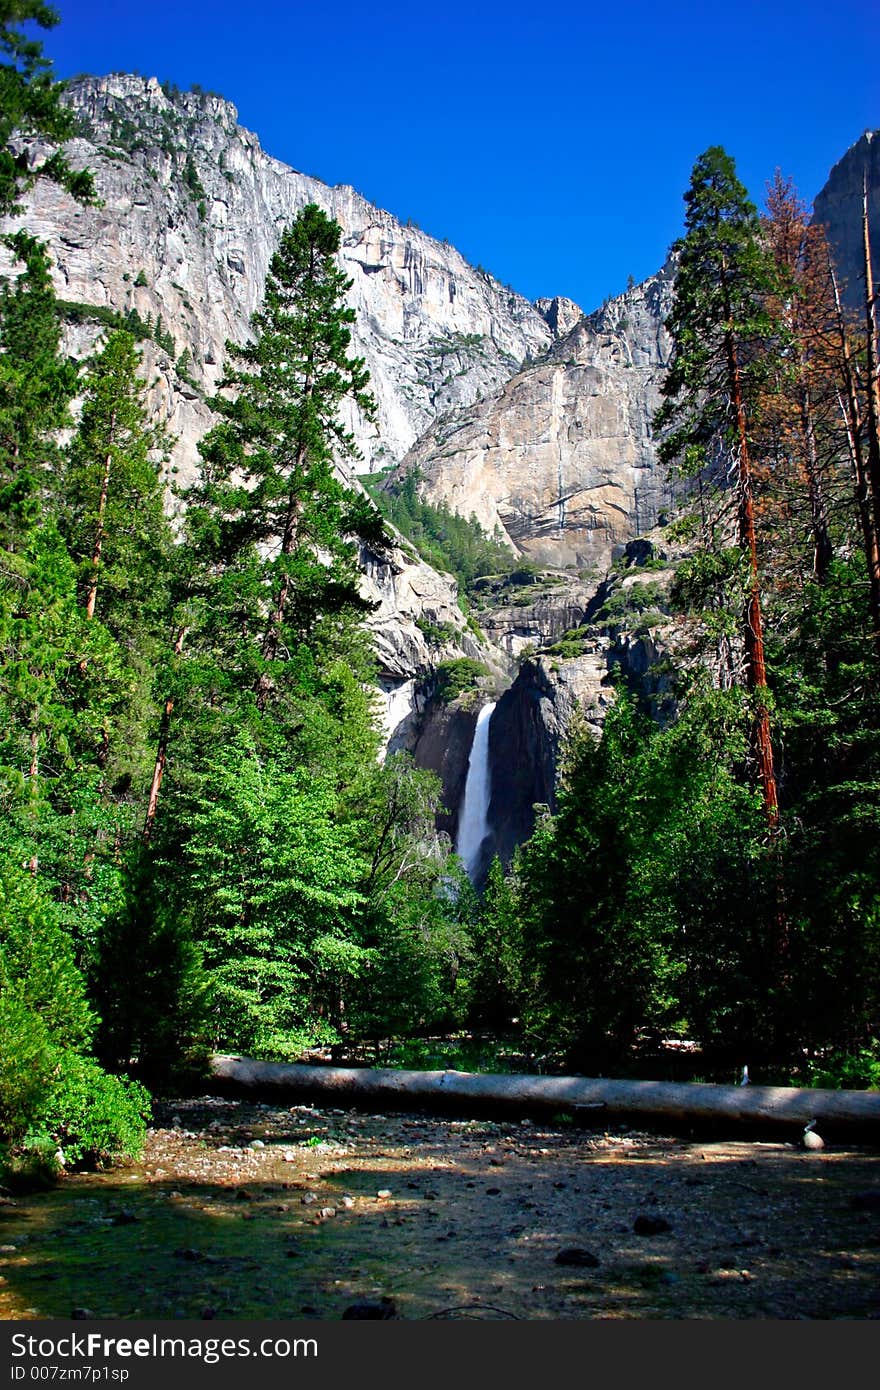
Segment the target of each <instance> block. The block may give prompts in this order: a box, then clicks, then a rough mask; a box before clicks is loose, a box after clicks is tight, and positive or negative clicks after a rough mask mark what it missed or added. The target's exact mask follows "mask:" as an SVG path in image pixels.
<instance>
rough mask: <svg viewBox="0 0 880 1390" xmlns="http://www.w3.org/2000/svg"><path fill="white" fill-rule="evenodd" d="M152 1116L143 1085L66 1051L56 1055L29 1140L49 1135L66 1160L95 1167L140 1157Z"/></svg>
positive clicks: (39, 1140)
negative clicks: (148, 1122)
mask: <svg viewBox="0 0 880 1390" xmlns="http://www.w3.org/2000/svg"><path fill="white" fill-rule="evenodd" d="M149 1117H150V1097H149V1095H148V1093H147V1092H146V1090H145V1089H144V1087H143V1086H141V1085H139V1084H138V1083H137V1082H136V1081H129V1080H128V1079H126V1078H125V1077H120V1076H110V1075H109V1074H108V1073H107V1072H105V1071H103V1070H102V1069H101V1068H100V1067H99V1066H98V1064H97V1062H94V1061H92V1059H91V1058H90V1057H81V1056H79V1055H78V1054H77V1053H75V1052H70V1051H67V1052H63V1053H61V1054H60V1055H59V1057H58V1059H57V1063H56V1068H55V1071H54V1073H53V1076H52V1080H51V1083H50V1086H49V1091H48V1095H47V1096H46V1097H45V1098H44V1101H43V1104H42V1105H41V1106H40V1108H39V1111H38V1113H37V1115H36V1116H34V1118H33V1119H32V1121H31V1126H32V1128H31V1131H30V1134H29V1136H28V1140H29V1142H30V1143H32V1144H36V1145H37V1146H39V1144H40V1143H41V1141H42V1142H45V1140H46V1139H47V1138H48V1139H50V1140H51V1142H52V1143H54V1144H57V1145H58V1146H59V1147H60V1149H61V1152H62V1154H63V1155H64V1162H65V1165H70V1166H79V1165H84V1166H91V1167H94V1166H95V1165H97V1164H107V1163H111V1162H115V1161H119V1160H121V1159H132V1158H139V1157H140V1155H141V1152H142V1150H143V1146H144V1139H145V1137H146V1122H147V1120H148V1119H149ZM26 1142H27V1141H26Z"/></svg>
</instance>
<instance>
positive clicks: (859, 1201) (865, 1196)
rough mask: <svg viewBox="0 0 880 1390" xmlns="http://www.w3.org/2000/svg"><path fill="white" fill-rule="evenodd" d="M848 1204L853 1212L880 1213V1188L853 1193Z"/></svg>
mask: <svg viewBox="0 0 880 1390" xmlns="http://www.w3.org/2000/svg"><path fill="white" fill-rule="evenodd" d="M849 1204H850V1206H851V1207H852V1208H853V1210H854V1211H875V1212H880V1187H871V1188H867V1189H866V1190H865V1191H864V1192H855V1193H854V1194H853V1196H852V1197H850V1199H849Z"/></svg>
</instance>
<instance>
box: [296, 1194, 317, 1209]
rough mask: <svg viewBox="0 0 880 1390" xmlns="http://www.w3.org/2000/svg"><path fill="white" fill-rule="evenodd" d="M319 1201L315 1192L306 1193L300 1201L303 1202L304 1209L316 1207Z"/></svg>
mask: <svg viewBox="0 0 880 1390" xmlns="http://www.w3.org/2000/svg"><path fill="white" fill-rule="evenodd" d="M317 1200H318V1199H317V1197H316V1196H315V1194H314V1192H304V1193H303V1195H302V1196H301V1197H300V1201H301V1202H302V1204H303V1206H304V1207H311V1206H314V1204H315V1202H317Z"/></svg>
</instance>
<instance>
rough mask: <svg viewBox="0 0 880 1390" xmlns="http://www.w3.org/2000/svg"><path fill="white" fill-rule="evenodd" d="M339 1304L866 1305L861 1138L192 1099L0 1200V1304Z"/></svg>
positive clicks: (489, 1309)
mask: <svg viewBox="0 0 880 1390" xmlns="http://www.w3.org/2000/svg"><path fill="white" fill-rule="evenodd" d="M383 1300H384V1301H383ZM352 1309H354V1310H356V1311H355V1312H354V1313H352V1311H350V1310H352ZM346 1314H347V1316H349V1317H351V1316H355V1315H367V1316H376V1317H381V1316H387V1317H396V1318H402V1319H429V1318H478V1317H480V1318H497V1319H501V1318H515V1319H529V1320H531V1319H560V1318H566V1319H577V1318H615V1319H620V1318H652V1319H676V1318H709V1319H716V1318H737V1319H754V1318H771V1319H777V1318H786V1319H790V1318H794V1319H827V1318H872V1317H878V1316H880V1151H878V1150H876V1149H873V1148H871V1149H869V1148H837V1147H834V1146H832V1145H828V1146H826V1147H825V1148H824V1149H822V1150H820V1151H817V1152H806V1151H804V1150H802V1149H801V1148H799V1147H798V1146H796V1145H794V1144H791V1143H782V1142H766V1141H764V1142H754V1143H751V1142H747V1141H746V1140H744V1139H742V1138H740V1139H737V1140H736V1141H733V1142H731V1141H724V1142H719V1141H717V1140H713V1141H712V1142H705V1141H703V1140H701V1139H700V1138H698V1137H694V1136H683V1135H678V1136H675V1135H670V1134H664V1135H661V1134H655V1133H648V1132H644V1131H641V1130H634V1129H629V1128H622V1127H621V1128H614V1129H608V1130H605V1129H595V1130H586V1129H580V1128H576V1127H574V1126H572V1125H571V1124H563V1123H561V1122H560V1123H559V1124H544V1123H542V1122H531V1121H528V1120H522V1121H516V1120H509V1119H505V1120H503V1121H500V1122H499V1121H493V1120H489V1119H485V1118H480V1119H474V1118H464V1117H463V1118H460V1119H451V1118H442V1119H438V1118H435V1117H432V1116H429V1115H426V1114H422V1113H414V1114H406V1115H400V1114H396V1115H373V1114H364V1113H358V1112H353V1111H343V1110H336V1109H326V1108H318V1107H314V1106H309V1105H293V1106H286V1105H281V1104H278V1103H277V1102H276V1103H275V1104H272V1105H266V1104H255V1103H251V1102H240V1101H234V1100H229V1099H225V1098H221V1097H201V1098H198V1099H193V1100H187V1101H182V1100H181V1101H176V1102H173V1103H170V1104H165V1105H162V1106H159V1107H158V1108H157V1114H156V1123H155V1127H154V1128H153V1129H152V1130H151V1131H150V1135H149V1141H148V1144H147V1148H146V1151H145V1153H144V1157H143V1160H142V1161H141V1162H140V1163H137V1164H134V1165H131V1166H129V1167H127V1168H119V1169H114V1170H111V1171H107V1172H104V1173H98V1174H71V1175H69V1176H68V1177H66V1178H65V1179H63V1181H62V1182H61V1183H60V1184H59V1185H58V1186H57V1187H56V1188H54V1189H53V1190H52V1191H49V1192H44V1193H39V1194H33V1195H27V1196H13V1195H6V1196H3V1197H2V1199H0V1317H2V1318H4V1319H33V1318H47V1317H48V1318H70V1317H71V1316H74V1317H83V1318H87V1317H90V1316H94V1317H100V1318H105V1317H114V1318H157V1319H173V1318H205V1319H211V1318H218V1319H235V1318H259V1319H262V1318H290V1319H303V1318H306V1319H330V1320H333V1319H340V1318H342V1317H343V1316H344V1315H346Z"/></svg>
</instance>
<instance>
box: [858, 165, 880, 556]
mask: <svg viewBox="0 0 880 1390" xmlns="http://www.w3.org/2000/svg"><path fill="white" fill-rule="evenodd" d="M862 188H863V195H862V243H863V247H864V253H865V331H866V336H867V367H868V392H867V397H868V409H867V428H868V468H867V473H868V487H869V489H870V493H871V511H872V515H873V518H874V533H875V535H877V536H880V375H878V372H880V363H878V351H877V312H876V304H875V300H874V272H873V269H872V266H871V229H870V225H869V222H868V181H867V175H865V179H864V182H863V185H862Z"/></svg>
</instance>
